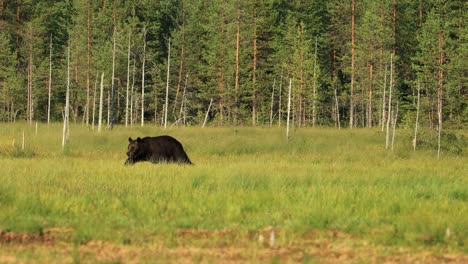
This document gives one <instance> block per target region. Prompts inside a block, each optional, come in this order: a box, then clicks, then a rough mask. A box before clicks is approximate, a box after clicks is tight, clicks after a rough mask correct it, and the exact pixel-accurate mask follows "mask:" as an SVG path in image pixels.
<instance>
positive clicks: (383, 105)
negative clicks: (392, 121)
mask: <svg viewBox="0 0 468 264" xmlns="http://www.w3.org/2000/svg"><path fill="white" fill-rule="evenodd" d="M386 89H387V65H385V70H384V85H383V95H382V120H381V123H382V132H383V131H384V127H385V123H386V115H385V92H386Z"/></svg>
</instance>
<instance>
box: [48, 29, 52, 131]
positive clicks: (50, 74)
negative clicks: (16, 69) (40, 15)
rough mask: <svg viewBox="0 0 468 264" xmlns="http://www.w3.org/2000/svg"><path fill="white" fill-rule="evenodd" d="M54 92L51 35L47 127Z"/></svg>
mask: <svg viewBox="0 0 468 264" xmlns="http://www.w3.org/2000/svg"><path fill="white" fill-rule="evenodd" d="M51 90H52V35H50V46H49V91H48V98H47V125H49V123H50V93H51Z"/></svg>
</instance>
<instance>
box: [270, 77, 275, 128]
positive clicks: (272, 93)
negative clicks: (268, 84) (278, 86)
mask: <svg viewBox="0 0 468 264" xmlns="http://www.w3.org/2000/svg"><path fill="white" fill-rule="evenodd" d="M275 83H276V79H275V80H273V87H272V88H271V104H270V127H271V126H272V125H273V104H274V100H275Z"/></svg>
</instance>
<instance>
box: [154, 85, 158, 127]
mask: <svg viewBox="0 0 468 264" xmlns="http://www.w3.org/2000/svg"><path fill="white" fill-rule="evenodd" d="M153 93H154V126H157V125H158V123H157V122H158V90H157V87H156V82H154V89H153Z"/></svg>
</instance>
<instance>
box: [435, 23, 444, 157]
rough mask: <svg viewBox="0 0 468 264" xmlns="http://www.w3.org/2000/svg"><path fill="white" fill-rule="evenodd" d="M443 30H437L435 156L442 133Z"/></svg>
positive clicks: (438, 153)
mask: <svg viewBox="0 0 468 264" xmlns="http://www.w3.org/2000/svg"><path fill="white" fill-rule="evenodd" d="M443 64H444V30H443V29H440V31H439V67H438V74H437V76H438V85H437V117H438V122H439V123H438V136H437V137H438V140H437V141H438V143H437V158H438V159H439V158H440V135H441V133H442V88H443V86H444V71H443V68H442V67H443Z"/></svg>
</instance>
